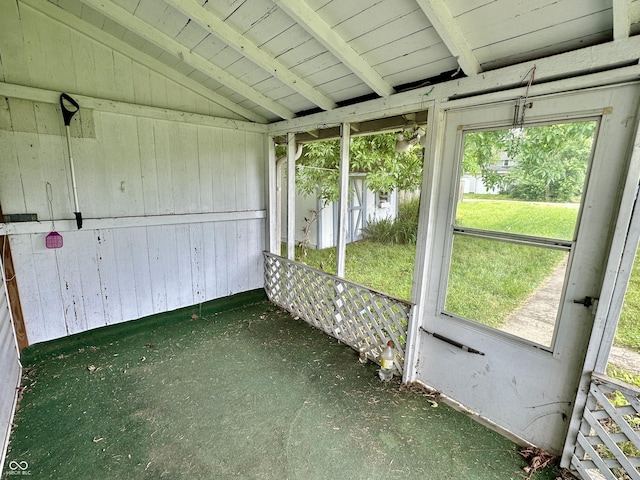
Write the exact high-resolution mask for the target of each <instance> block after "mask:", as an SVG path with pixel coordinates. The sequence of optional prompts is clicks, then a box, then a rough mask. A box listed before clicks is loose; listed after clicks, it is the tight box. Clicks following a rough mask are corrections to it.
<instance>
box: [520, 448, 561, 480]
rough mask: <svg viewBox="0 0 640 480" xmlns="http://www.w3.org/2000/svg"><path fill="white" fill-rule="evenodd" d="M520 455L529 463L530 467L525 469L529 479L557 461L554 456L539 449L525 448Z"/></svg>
mask: <svg viewBox="0 0 640 480" xmlns="http://www.w3.org/2000/svg"><path fill="white" fill-rule="evenodd" d="M520 455H522V456H523V457H524V459H525V460H526V461H527V462H529V465H528V466H526V467H524V469H523V470H524V471H525V472H526V473H528V474H529V475H528V476H527V479H530V478H532V477H533V475H534V474H535V473H536V472H537V471H538V470H541V469H543V468H544V467H546V466H548V465H552V464H554V463H555V462H556V460H557V458H556V457H555V456H554V455H552V454H550V453H549V452H547V451H546V450H543V449H541V448H538V447H524V448H522V449H521V450H520Z"/></svg>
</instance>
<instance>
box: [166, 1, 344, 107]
mask: <svg viewBox="0 0 640 480" xmlns="http://www.w3.org/2000/svg"><path fill="white" fill-rule="evenodd" d="M165 2H166V3H168V4H169V5H171V6H172V7H174V8H175V9H176V10H178V11H180V12H182V13H183V14H184V15H186V16H187V17H189V18H190V19H191V20H193V21H194V22H195V23H197V24H198V25H200V26H201V27H202V28H204V29H205V30H207V31H208V32H209V33H211V34H213V35H215V36H216V37H217V38H218V39H220V40H222V41H223V42H225V43H226V44H227V45H229V46H230V47H231V48H233V49H234V50H236V51H237V52H238V53H240V54H241V55H243V56H244V57H246V58H248V59H249V60H251V61H252V62H253V63H255V64H256V65H258V66H259V67H260V68H262V69H263V70H265V71H267V72H269V73H270V74H271V75H273V76H274V77H276V78H277V79H279V80H280V81H281V82H283V83H284V84H286V85H288V86H289V87H291V88H292V89H293V90H295V91H296V92H298V93H299V94H301V95H302V96H303V97H305V98H306V99H307V100H309V101H311V102H312V103H314V104H315V105H317V106H318V107H320V108H322V109H323V110H332V109H334V108H336V104H335V103H334V102H333V100H331V99H330V98H328V97H327V96H325V95H323V94H322V93H321V92H320V91H319V90H318V89H317V88H315V87H314V86H313V85H311V84H310V83H308V82H307V81H306V80H304V79H303V78H302V77H300V76H298V75H296V74H295V73H293V72H292V71H291V70H289V67H288V66H286V65H284V64H283V63H281V62H279V61H278V60H276V59H275V58H273V57H272V56H271V55H269V54H268V53H267V52H265V51H264V50H261V49H260V48H259V47H258V46H257V45H255V44H254V43H251V42H250V41H249V40H247V39H246V38H245V37H244V36H243V35H242V34H241V33H240V32H238V31H236V30H235V29H233V28H232V27H230V26H229V25H227V24H226V23H225V22H224V21H223V20H221V19H220V18H218V17H217V16H216V15H215V14H214V13H213V12H211V11H209V10H207V9H206V8H204V7H202V6H200V5H199V4H198V3H196V1H195V0H165Z"/></svg>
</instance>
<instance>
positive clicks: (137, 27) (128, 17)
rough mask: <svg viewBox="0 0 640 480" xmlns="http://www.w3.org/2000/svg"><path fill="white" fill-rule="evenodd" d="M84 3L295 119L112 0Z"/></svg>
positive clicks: (287, 117) (264, 105)
mask: <svg viewBox="0 0 640 480" xmlns="http://www.w3.org/2000/svg"><path fill="white" fill-rule="evenodd" d="M80 1H81V2H82V3H83V4H85V5H88V6H89V7H91V8H93V9H95V10H97V11H98V12H100V13H102V14H103V15H104V16H105V17H107V18H110V19H111V20H113V21H114V22H116V23H118V24H119V25H121V26H123V27H124V28H126V29H128V30H130V31H131V32H133V33H135V34H137V35H139V36H140V37H142V38H144V39H145V40H147V41H149V42H151V43H153V44H154V45H156V46H157V47H159V48H161V49H162V50H163V51H165V52H167V53H170V54H172V55H174V56H176V57H178V58H180V59H181V60H182V61H183V62H185V63H186V64H188V65H190V66H191V67H193V68H195V69H196V70H198V71H200V72H202V73H203V74H205V75H207V76H208V77H210V78H212V79H214V80H215V81H217V82H219V83H221V84H222V85H225V86H226V87H228V88H230V89H231V90H233V91H235V92H237V93H239V94H240V95H242V96H243V97H245V98H247V99H248V100H251V101H252V102H254V103H256V104H258V105H260V106H261V107H263V108H265V109H267V110H269V111H270V112H272V113H274V114H276V115H278V116H279V117H281V118H283V119H291V118H294V117H295V113H293V112H292V111H291V110H289V109H288V108H286V107H283V106H282V105H280V104H278V103H277V102H276V101H275V100H272V99H271V98H269V97H267V96H266V95H264V94H262V93H260V92H258V91H257V90H255V89H254V88H253V87H251V86H249V85H247V84H246V83H244V82H242V81H240V80H238V79H237V78H236V77H234V76H233V75H231V74H229V73H227V72H226V71H224V70H223V69H222V68H220V67H218V66H217V65H215V64H213V63H211V62H210V61H209V60H207V59H205V58H204V57H202V56H200V55H198V54H196V53H193V52H192V51H191V50H190V49H189V48H187V47H185V46H184V45H182V44H181V43H180V42H178V41H176V40H174V39H173V38H171V37H169V36H168V35H165V34H164V33H162V32H160V31H159V30H157V29H156V28H154V27H152V26H151V25H149V24H148V23H146V22H144V21H143V20H141V19H139V18H138V17H136V16H134V15H132V14H131V13H129V12H128V11H127V10H125V9H124V8H122V7H120V6H118V5H117V4H115V3H113V2H112V1H111V0H80Z"/></svg>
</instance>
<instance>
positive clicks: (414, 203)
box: [362, 198, 420, 245]
mask: <svg viewBox="0 0 640 480" xmlns="http://www.w3.org/2000/svg"><path fill="white" fill-rule="evenodd" d="M419 209H420V198H414V199H412V200H408V201H406V202H402V203H400V204H399V205H398V215H397V217H396V218H394V219H389V218H382V219H380V220H375V221H369V222H368V223H367V226H366V227H364V229H363V230H362V233H363V235H364V237H365V239H367V240H371V241H374V242H378V243H385V244H410V245H413V244H415V243H416V241H417V239H418V212H419Z"/></svg>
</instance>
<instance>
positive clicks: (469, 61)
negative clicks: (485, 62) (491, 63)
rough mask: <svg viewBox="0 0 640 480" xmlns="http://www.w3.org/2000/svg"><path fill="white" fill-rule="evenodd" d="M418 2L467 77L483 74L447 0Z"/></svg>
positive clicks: (423, 0) (418, 0) (422, 0)
mask: <svg viewBox="0 0 640 480" xmlns="http://www.w3.org/2000/svg"><path fill="white" fill-rule="evenodd" d="M417 2H418V5H419V6H420V8H421V9H422V11H423V12H424V14H425V15H426V16H427V18H428V19H429V21H430V22H431V25H433V28H434V29H435V31H436V32H437V33H438V35H439V36H440V38H441V39H442V41H443V42H444V44H445V45H446V46H447V48H448V49H449V51H450V52H451V54H452V55H453V56H454V57H456V58H457V60H458V65H460V68H461V69H462V71H463V72H464V73H465V74H466V75H467V76H472V75H477V74H478V73H480V72H482V67H481V66H480V63H479V62H478V59H477V58H476V56H475V55H474V53H473V50H471V47H470V46H469V43H468V42H467V39H466V38H465V36H464V34H463V33H462V30H460V26H459V25H458V23H457V22H456V20H455V18H453V15H452V14H451V11H450V10H449V8H448V7H447V4H446V2H445V0H417Z"/></svg>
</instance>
